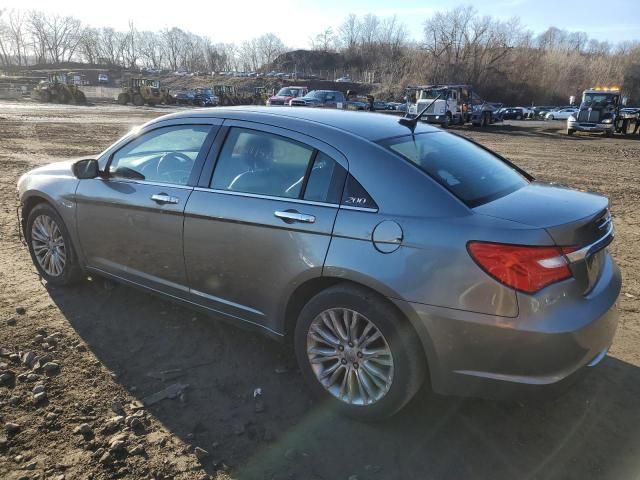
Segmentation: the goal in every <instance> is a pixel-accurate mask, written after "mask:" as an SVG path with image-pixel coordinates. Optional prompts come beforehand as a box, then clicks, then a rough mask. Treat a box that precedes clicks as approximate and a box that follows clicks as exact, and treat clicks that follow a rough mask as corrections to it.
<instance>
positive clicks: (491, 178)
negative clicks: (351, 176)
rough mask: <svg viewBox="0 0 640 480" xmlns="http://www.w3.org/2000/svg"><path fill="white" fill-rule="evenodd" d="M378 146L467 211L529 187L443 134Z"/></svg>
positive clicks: (499, 163)
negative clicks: (422, 174)
mask: <svg viewBox="0 0 640 480" xmlns="http://www.w3.org/2000/svg"><path fill="white" fill-rule="evenodd" d="M381 143H382V144H383V145H384V146H385V147H387V148H389V149H390V150H391V151H393V152H395V153H397V154H399V155H400V156H402V157H404V158H405V159H407V160H409V161H410V162H412V163H413V164H415V165H416V166H417V167H418V168H420V169H421V170H422V171H424V172H425V173H427V174H428V175H429V176H431V177H432V178H433V179H434V180H435V181H437V182H438V183H440V184H441V185H442V186H444V187H445V188H446V189H447V190H449V191H450V192H451V193H453V194H454V195H455V196H456V197H458V198H459V199H460V200H462V201H463V202H464V203H465V204H467V205H468V206H469V207H476V206H478V205H481V204H483V203H487V202H490V201H492V200H495V199H497V198H500V197H503V196H504V195H507V194H509V193H511V192H513V191H515V190H518V189H519V188H521V187H523V186H525V185H527V183H529V181H528V180H527V178H525V177H524V175H523V174H521V173H520V172H519V171H518V170H517V169H516V168H515V167H513V166H511V165H509V164H508V163H506V162H504V161H503V160H501V159H500V158H498V157H496V156H495V155H493V154H491V153H489V152H488V151H486V150H484V149H482V148H480V147H479V146H477V145H475V144H474V143H472V142H470V141H468V140H465V139H463V138H460V137H458V136H456V135H451V134H448V133H446V132H431V133H423V134H418V135H407V136H404V137H395V138H391V139H388V140H384V141H382V142H381Z"/></svg>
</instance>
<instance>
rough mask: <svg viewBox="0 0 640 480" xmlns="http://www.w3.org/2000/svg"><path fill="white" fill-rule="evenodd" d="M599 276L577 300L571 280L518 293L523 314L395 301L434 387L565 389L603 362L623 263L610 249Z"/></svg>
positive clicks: (484, 392) (481, 392)
mask: <svg viewBox="0 0 640 480" xmlns="http://www.w3.org/2000/svg"><path fill="white" fill-rule="evenodd" d="M606 258H607V260H606V262H605V265H604V268H603V271H602V273H601V277H600V280H599V281H598V283H597V284H596V287H595V288H594V289H593V290H592V291H591V292H590V293H589V294H588V295H587V296H585V297H582V296H581V295H580V297H579V298H580V300H577V301H573V300H568V298H571V299H573V298H575V296H574V292H572V291H570V290H571V289H572V288H573V287H574V285H572V284H575V283H576V282H575V281H573V280H569V281H566V282H561V283H559V284H556V285H553V286H550V287H547V288H546V289H544V290H542V292H541V293H540V292H539V293H538V294H536V295H535V296H530V295H523V294H518V303H519V309H520V311H519V315H518V316H517V317H516V318H507V317H498V316H492V315H485V314H479V313H473V312H467V311H461V310H453V309H447V308H440V307H433V306H428V305H423V304H417V303H409V302H396V304H397V305H398V306H399V307H400V308H401V309H403V310H404V311H405V313H407V315H408V316H409V318H410V319H411V321H412V323H413V325H414V327H415V329H416V330H417V331H418V333H419V335H420V337H421V340H422V343H423V346H424V348H425V352H426V354H427V359H428V362H429V371H430V374H431V382H432V386H433V389H434V390H435V391H436V392H438V393H442V394H447V395H462V396H480V397H490V398H504V397H513V396H519V395H520V394H524V395H527V396H528V395H530V394H531V393H533V392H540V393H542V392H543V391H551V392H553V391H554V390H556V389H562V388H563V387H564V386H565V385H567V384H571V383H572V382H573V380H574V379H575V378H577V377H579V376H580V375H581V373H582V371H583V370H585V369H584V368H582V367H585V366H588V365H593V366H595V365H597V364H598V363H599V362H600V361H601V360H602V359H603V358H604V356H605V355H606V352H607V350H608V349H609V346H610V345H611V343H612V341H613V337H614V335H615V331H616V327H617V323H618V314H617V311H616V309H615V301H616V299H617V297H618V294H619V292H620V288H621V279H620V271H619V269H618V268H617V266H616V265H615V263H614V262H613V260H612V259H611V257H610V256H609V255H607V257H606Z"/></svg>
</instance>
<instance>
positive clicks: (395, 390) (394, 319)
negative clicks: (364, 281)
mask: <svg viewBox="0 0 640 480" xmlns="http://www.w3.org/2000/svg"><path fill="white" fill-rule="evenodd" d="M332 308H344V309H348V310H353V311H356V312H358V313H359V314H361V315H363V316H364V317H366V319H367V320H368V321H369V322H370V323H372V324H373V325H374V326H375V327H376V328H377V329H378V330H379V332H380V333H381V334H382V335H383V336H384V339H385V340H386V342H387V344H388V346H389V350H390V352H391V355H392V358H393V375H392V379H391V385H390V386H389V389H388V390H387V391H386V393H385V394H384V395H383V396H382V397H381V398H379V399H378V400H377V401H375V402H374V403H372V404H369V405H365V406H363V405H353V404H349V403H347V402H346V401H343V400H339V399H338V398H337V397H335V396H334V395H333V394H332V393H330V392H329V391H328V390H327V389H325V387H324V386H323V385H322V384H321V383H320V381H319V380H318V378H317V377H316V373H315V372H314V370H313V369H312V366H311V362H310V360H309V358H308V355H307V338H308V333H309V330H310V327H311V325H312V323H313V321H314V320H315V319H316V317H318V315H320V313H322V312H324V311H326V310H328V309H332ZM294 346H295V352H296V358H297V360H298V365H299V366H300V370H301V372H302V376H303V377H304V379H305V381H306V382H307V384H308V385H309V387H310V388H311V390H312V392H313V393H314V395H316V396H317V397H318V398H319V399H322V400H323V401H325V402H326V403H327V404H328V405H330V406H331V407H332V408H334V409H336V410H337V411H339V412H341V413H343V414H345V415H347V416H350V417H354V418H357V419H360V420H376V419H381V418H385V417H389V416H391V415H393V414H394V413H396V412H398V411H399V410H400V409H401V408H402V407H403V406H405V405H406V404H407V402H409V400H411V398H412V397H413V396H414V395H415V394H416V392H417V391H418V390H419V389H420V387H421V385H422V383H423V380H424V378H425V372H426V360H425V356H424V353H423V350H422V347H421V344H420V341H419V339H418V337H417V335H416V333H415V331H414V330H413V328H412V327H411V325H410V324H409V322H408V320H407V319H405V318H403V317H402V315H401V314H399V313H398V311H397V310H396V309H395V308H394V307H393V306H392V305H391V304H390V303H389V302H388V301H386V300H385V299H384V298H382V297H380V296H379V295H377V294H376V293H374V292H372V291H370V290H368V289H365V288H362V287H357V286H353V285H350V284H346V283H345V284H338V285H335V286H333V287H330V288H328V289H326V290H323V291H322V292H320V293H318V294H317V295H316V296H314V297H313V298H312V299H311V300H310V301H309V302H308V303H307V304H306V305H305V306H304V308H303V309H302V311H301V312H300V315H299V317H298V322H297V324H296V329H295V334H294ZM360 361H362V360H360ZM356 368H357V366H356ZM360 368H363V367H360Z"/></svg>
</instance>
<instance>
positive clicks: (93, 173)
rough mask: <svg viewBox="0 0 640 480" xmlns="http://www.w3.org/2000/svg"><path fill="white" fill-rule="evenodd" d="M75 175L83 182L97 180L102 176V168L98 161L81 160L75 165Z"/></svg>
mask: <svg viewBox="0 0 640 480" xmlns="http://www.w3.org/2000/svg"><path fill="white" fill-rule="evenodd" d="M72 170H73V174H74V175H75V176H76V178H79V179H81V180H83V179H87V178H96V177H97V176H98V175H100V167H99V165H98V161H97V160H96V159H95V158H89V159H87V160H80V161H78V162H76V163H74V164H73V167H72Z"/></svg>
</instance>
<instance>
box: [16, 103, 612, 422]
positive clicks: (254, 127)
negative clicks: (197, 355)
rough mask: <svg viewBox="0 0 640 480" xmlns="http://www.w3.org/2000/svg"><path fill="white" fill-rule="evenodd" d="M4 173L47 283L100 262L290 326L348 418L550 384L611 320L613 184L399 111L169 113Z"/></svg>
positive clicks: (590, 359)
mask: <svg viewBox="0 0 640 480" xmlns="http://www.w3.org/2000/svg"><path fill="white" fill-rule="evenodd" d="M18 190H19V195H20V201H21V215H22V221H21V227H22V230H23V233H24V236H25V239H26V242H27V244H28V247H29V251H30V253H31V256H32V259H33V261H34V263H35V265H36V268H37V269H38V271H39V272H40V274H41V275H42V277H43V278H44V279H45V280H46V281H47V282H49V283H51V284H54V285H67V284H69V283H71V282H74V281H77V280H80V279H81V278H82V277H83V276H84V275H99V276H103V277H107V278H110V279H113V280H116V281H119V282H122V283H125V284H128V285H131V286H134V287H139V288H142V289H145V290H147V291H150V292H153V293H156V294H159V295H161V296H164V297H166V298H169V299H171V300H174V301H178V302H181V303H183V304H185V305H188V306H191V307H194V308H199V309H202V310H204V311H206V312H210V313H212V314H214V315H215V316H216V317H219V318H224V319H227V320H229V321H231V322H235V323H238V324H243V325H246V326H250V327H254V328H256V329H258V330H260V331H262V332H264V333H266V334H268V335H270V336H272V337H275V338H278V339H283V340H285V339H286V340H287V341H291V342H292V343H293V346H294V348H295V352H296V356H297V359H298V362H299V366H300V369H301V372H302V375H303V376H304V378H305V379H306V380H307V382H308V383H309V385H310V387H311V389H312V390H314V391H315V392H316V393H317V394H318V395H319V396H320V397H321V398H323V399H326V400H327V401H329V402H330V403H332V404H333V405H334V406H335V407H336V408H338V409H340V410H342V411H344V412H345V413H347V414H350V415H354V416H359V417H364V418H374V417H381V416H387V415H390V414H393V413H394V412H396V411H398V410H399V409H400V408H402V407H403V406H404V405H405V404H406V403H407V402H408V401H409V400H410V399H411V398H412V396H413V395H414V394H415V393H416V391H417V390H418V389H419V388H420V386H421V384H422V383H423V381H424V380H425V378H427V377H428V378H429V380H430V385H431V387H432V388H433V390H435V391H436V392H440V393H445V394H462V395H469V394H473V395H485V394H486V395H493V394H495V393H496V392H498V391H502V390H506V391H511V390H516V391H520V390H521V389H524V388H525V387H526V388H527V389H531V388H533V389H537V390H539V389H541V388H542V386H544V385H561V384H564V383H567V382H568V381H569V380H570V379H572V378H575V374H577V373H578V372H581V371H584V369H583V367H585V366H592V365H595V364H597V363H598V362H599V361H600V360H601V359H602V358H603V357H604V356H605V354H606V352H607V350H608V348H609V346H610V345H611V342H612V340H613V336H614V333H615V330H616V324H617V316H616V313H615V310H614V309H613V307H614V304H615V302H616V298H617V297H618V294H619V292H620V287H621V280H620V272H619V270H618V268H617V266H616V265H615V263H614V261H613V259H612V257H611V256H610V254H609V253H608V252H607V249H606V247H607V245H608V244H609V243H610V242H611V241H612V239H613V224H612V222H611V216H610V213H609V208H608V200H607V199H606V198H605V197H602V196H600V195H596V194H593V193H586V192H583V191H578V190H573V189H569V188H564V187H559V186H552V185H545V184H543V183H538V182H536V181H534V179H533V177H532V176H531V175H529V174H527V173H526V172H524V171H522V170H521V169H519V168H518V167H516V166H515V165H513V164H511V163H510V162H508V161H507V160H505V159H504V158H501V157H500V156H498V155H496V154H495V153H492V152H490V151H489V150H487V149H485V148H483V147H482V146H480V145H477V144H475V143H473V142H471V141H469V140H466V139H463V138H461V137H458V136H456V135H453V134H451V133H447V132H444V131H441V130H439V129H437V128H434V127H430V126H427V125H424V124H417V125H416V124H415V123H412V122H411V121H407V120H406V119H405V120H401V121H398V119H397V118H393V117H389V116H385V115H379V114H369V113H358V112H348V111H336V110H325V109H316V108H295V109H278V110H277V111H274V110H273V109H269V108H267V107H247V108H243V107H240V108H218V109H203V110H199V111H189V112H181V113H177V114H173V115H168V116H165V117H161V118H158V119H156V120H153V121H151V122H149V123H147V124H146V125H144V126H142V127H141V128H140V129H137V130H135V131H134V132H132V133H130V134H128V135H126V136H125V137H123V138H122V139H120V140H118V141H117V142H116V143H115V144H113V145H112V146H111V147H109V148H108V149H107V150H105V151H104V152H103V153H101V154H100V155H98V156H97V157H96V158H93V159H85V160H81V161H76V162H74V161H66V162H61V163H55V164H52V165H49V166H45V167H41V168H37V169H35V170H32V171H31V172H29V173H27V174H25V175H24V176H23V177H22V178H21V179H20V181H19V183H18Z"/></svg>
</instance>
